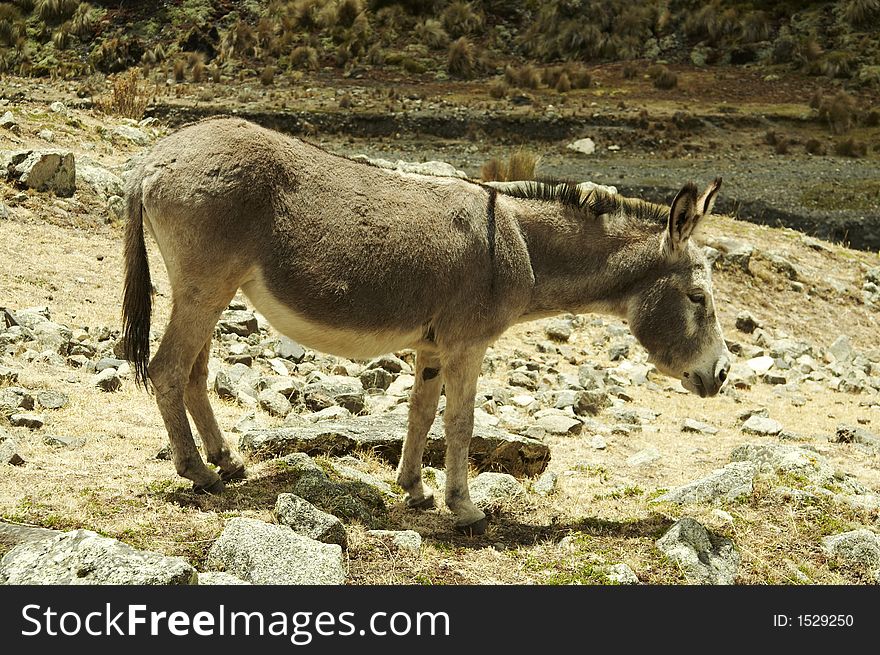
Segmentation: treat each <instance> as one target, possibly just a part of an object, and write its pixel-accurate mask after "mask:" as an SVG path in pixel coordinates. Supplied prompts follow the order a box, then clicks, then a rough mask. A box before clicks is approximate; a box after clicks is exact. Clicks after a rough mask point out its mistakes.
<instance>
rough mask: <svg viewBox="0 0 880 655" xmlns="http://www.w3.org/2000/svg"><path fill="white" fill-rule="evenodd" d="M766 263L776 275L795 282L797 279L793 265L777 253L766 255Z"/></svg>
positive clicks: (796, 272) (797, 275)
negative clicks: (778, 274)
mask: <svg viewBox="0 0 880 655" xmlns="http://www.w3.org/2000/svg"><path fill="white" fill-rule="evenodd" d="M766 257H767V261H768V262H770V266H772V267H773V270H775V271H776V272H777V273H781V274H782V275H784V276H786V277H787V278H788V279H789V280H797V279H798V277H799V274H798V270H797V268H796V267H795V265H794V264H792V263H791V262H790V261H788V260H787V259H786V258H785V257H783V256H782V255H780V254H778V253H772V252H770V253H767V255H766Z"/></svg>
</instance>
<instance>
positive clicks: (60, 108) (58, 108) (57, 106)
mask: <svg viewBox="0 0 880 655" xmlns="http://www.w3.org/2000/svg"><path fill="white" fill-rule="evenodd" d="M49 109H50V110H52V111H53V112H55V113H56V114H62V113H64V112H65V111H67V107H65V106H64V103H63V102H61V101H60V100H56V101H55V102H53V103H52V104H51V105H49Z"/></svg>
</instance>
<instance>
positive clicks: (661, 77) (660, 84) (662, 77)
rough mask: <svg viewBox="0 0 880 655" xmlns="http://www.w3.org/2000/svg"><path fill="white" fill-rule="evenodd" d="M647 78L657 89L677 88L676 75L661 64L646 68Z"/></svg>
mask: <svg viewBox="0 0 880 655" xmlns="http://www.w3.org/2000/svg"><path fill="white" fill-rule="evenodd" d="M648 76H649V77H650V78H651V80H652V81H653V82H654V86H655V87H657V88H658V89H673V88H675V87H676V86H678V75H676V74H675V73H673V72H672V71H671V70H669V69H668V68H667V67H666V66H663V65H662V64H653V65H652V66H650V67H649V68H648Z"/></svg>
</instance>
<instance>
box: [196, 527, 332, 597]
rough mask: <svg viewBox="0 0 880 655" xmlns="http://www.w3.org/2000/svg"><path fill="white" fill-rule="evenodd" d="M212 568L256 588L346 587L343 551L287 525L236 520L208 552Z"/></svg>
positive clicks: (224, 529) (225, 529)
mask: <svg viewBox="0 0 880 655" xmlns="http://www.w3.org/2000/svg"><path fill="white" fill-rule="evenodd" d="M208 564H209V565H210V566H215V567H217V568H220V569H223V570H224V571H226V572H227V573H231V574H232V575H235V576H237V577H239V578H241V579H242V580H246V581H248V582H251V583H253V584H271V585H291V584H296V585H303V584H305V585H309V584H336V585H339V584H342V583H343V582H345V570H344V569H343V566H342V548H341V547H340V546H339V545H338V544H325V543H321V542H320V541H315V540H314V539H309V538H308V537H303V536H302V535H299V534H297V533H296V532H294V531H293V530H292V529H291V528H289V527H288V526H286V525H272V524H270V523H264V522H263V521H258V520H256V519H250V518H233V519H230V520H229V521H227V523H226V527H224V528H223V532H221V533H220V536H219V537H218V538H217V541H215V542H214V545H213V546H211V550H210V551H209V552H208Z"/></svg>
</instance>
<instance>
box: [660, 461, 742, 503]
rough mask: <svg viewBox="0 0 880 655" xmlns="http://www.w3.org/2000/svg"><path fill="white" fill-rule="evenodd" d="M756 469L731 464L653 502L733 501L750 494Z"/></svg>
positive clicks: (673, 490)
mask: <svg viewBox="0 0 880 655" xmlns="http://www.w3.org/2000/svg"><path fill="white" fill-rule="evenodd" d="M757 473H758V467H757V465H756V464H754V463H753V462H748V461H746V462H731V463H730V464H728V465H727V466H725V467H724V468H720V469H715V470H714V471H712V472H711V473H710V474H709V475H707V476H706V477H704V478H700V479H699V480H694V481H693V482H689V483H688V484H686V485H683V486H681V487H678V488H676V489H671V490H670V491H668V492H666V493H665V494H663V495H662V496H658V497H657V498H655V499H654V501H653V502H655V503H661V502H670V503H679V504H685V503H711V502H715V501H718V500H727V501H733V500H736V499H737V498H739V497H740V496H744V495H750V494H751V493H752V488H753V487H752V483H753V481H754V479H755V475H757Z"/></svg>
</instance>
